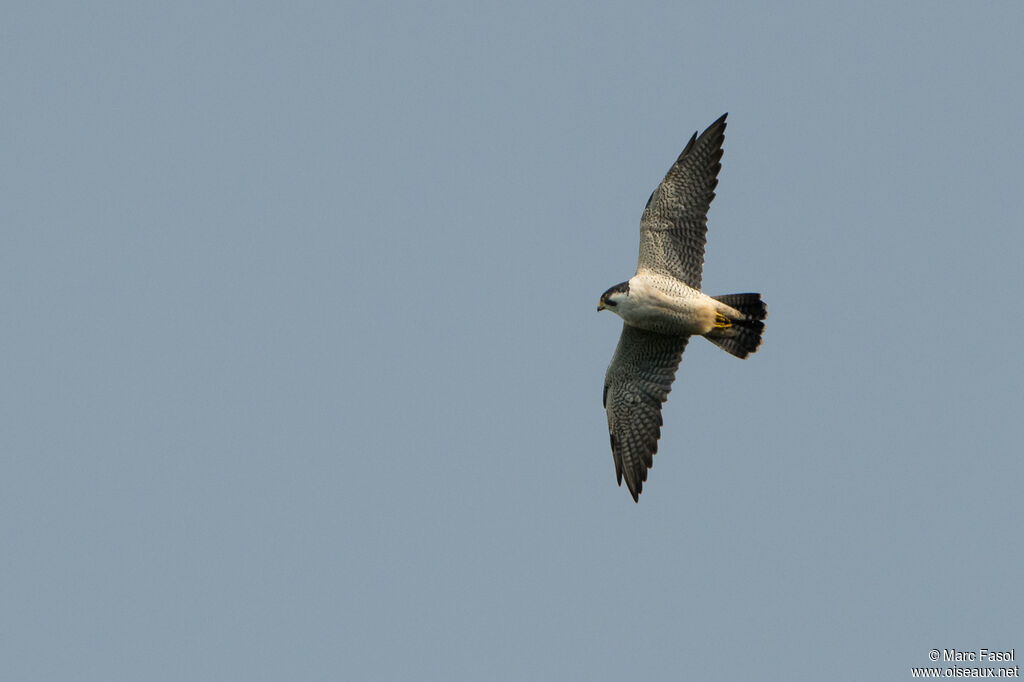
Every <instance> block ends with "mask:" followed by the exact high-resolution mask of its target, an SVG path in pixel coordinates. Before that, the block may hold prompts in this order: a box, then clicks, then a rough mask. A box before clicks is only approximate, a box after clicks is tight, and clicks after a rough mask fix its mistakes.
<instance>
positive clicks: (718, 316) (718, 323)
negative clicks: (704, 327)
mask: <svg viewBox="0 0 1024 682" xmlns="http://www.w3.org/2000/svg"><path fill="white" fill-rule="evenodd" d="M731 326H732V322H731V321H730V320H729V318H728V317H726V316H725V315H723V314H722V313H715V329H728V328H729V327H731Z"/></svg>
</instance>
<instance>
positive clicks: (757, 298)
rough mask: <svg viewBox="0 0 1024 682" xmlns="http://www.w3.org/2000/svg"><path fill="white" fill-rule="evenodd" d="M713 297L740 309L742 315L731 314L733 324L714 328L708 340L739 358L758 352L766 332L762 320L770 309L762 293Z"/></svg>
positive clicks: (735, 308) (730, 318)
mask: <svg viewBox="0 0 1024 682" xmlns="http://www.w3.org/2000/svg"><path fill="white" fill-rule="evenodd" d="M712 298H713V299H715V300H716V301H718V302H720V303H724V304H725V305H727V306H729V307H730V308H733V309H734V310H737V311H739V312H740V313H741V314H742V317H739V318H737V317H735V316H730V317H729V320H730V321H731V322H732V325H731V326H730V327H729V328H727V329H723V330H717V329H716V330H713V331H712V332H711V333H709V334H708V335H707V337H706V338H707V340H708V341H710V342H711V343H713V344H715V345H716V346H718V347H719V348H721V349H722V350H724V351H726V352H727V353H730V354H732V355H735V356H736V357H738V358H745V357H747V356H748V355H750V354H751V353H754V352H756V351H757V349H758V347H759V346H760V345H761V334H762V333H764V322H762V321H761V320H763V319H765V318H766V317H768V309H767V308H766V307H765V304H764V301H762V300H761V294H726V295H725V296H712Z"/></svg>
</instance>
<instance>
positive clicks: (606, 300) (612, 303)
mask: <svg viewBox="0 0 1024 682" xmlns="http://www.w3.org/2000/svg"><path fill="white" fill-rule="evenodd" d="M604 304H605V305H610V306H612V307H613V308H614V307H615V306H617V305H618V303H616V302H615V301H613V300H612V299H610V298H606V299H605V300H604Z"/></svg>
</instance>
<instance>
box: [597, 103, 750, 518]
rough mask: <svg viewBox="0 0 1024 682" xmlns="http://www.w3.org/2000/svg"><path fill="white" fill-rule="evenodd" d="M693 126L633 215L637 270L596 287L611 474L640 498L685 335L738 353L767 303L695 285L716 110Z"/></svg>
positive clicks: (718, 153)
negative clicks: (607, 354) (607, 344)
mask: <svg viewBox="0 0 1024 682" xmlns="http://www.w3.org/2000/svg"><path fill="white" fill-rule="evenodd" d="M726 116H728V114H723V115H722V117H721V118H720V119H718V120H717V121H715V122H714V123H712V124H711V125H710V126H708V129H707V130H705V131H704V132H703V133H701V134H700V137H698V136H697V133H694V134H693V137H691V138H690V141H689V142H688V143H687V144H686V148H685V149H683V152H682V153H681V154H680V155H679V158H678V159H676V162H675V163H674V164H673V165H672V167H671V168H670V169H669V170H668V174H666V175H665V179H664V180H662V181H661V184H660V185H658V188H657V189H655V190H654V192H653V193H652V194H651V198H650V199H648V200H647V206H646V207H645V208H644V213H643V216H642V217H641V218H640V259H639V262H638V263H637V268H636V274H635V275H634V276H633V278H632V279H630V280H629V281H627V282H622V283H621V284H616V285H615V286H613V287H612V288H611V289H609V290H608V291H606V292H604V293H603V294H601V301H600V302H599V303H598V305H597V309H598V311H601V310H604V309H606V308H607V309H608V310H611V311H612V312H614V313H615V314H617V315H618V316H619V317H621V318H622V320H623V325H622V335H621V336H620V337H619V345H618V347H616V349H615V355H614V356H612V362H611V364H610V365H608V371H607V373H605V376H604V397H603V399H602V401H603V403H604V408H605V411H606V412H607V413H608V432H609V434H611V441H612V456H613V457H614V458H615V477H616V478H617V479H618V481H619V485H622V479H623V478H625V479H626V487H627V488H629V492H630V494H631V495H632V496H633V500H634V501H636V502H639V500H640V492H641V491H642V490H643V485H644V481H646V480H647V470H648V469H650V468H651V466H653V464H654V453H656V452H657V451H658V438H659V437H660V436H661V424H662V421H661V405H662V403H664V402H665V400H666V399H667V398H668V394H669V391H671V390H672V380H673V379H675V376H676V369H677V368H678V367H679V360H680V358H682V355H683V349H684V348H686V342H687V341H689V340H690V337H691V336H692V335H694V334H699V335H700V336H703V337H704V338H706V339H707V340H708V341H710V342H711V343H713V344H715V345H716V346H718V347H719V348H721V349H722V350H724V351H726V352H728V353H731V354H732V355H735V356H736V357H738V358H745V357H747V355H749V354H750V353H753V352H754V351H756V350H757V348H758V346H760V345H761V333H762V332H763V331H764V322H762V320H763V319H765V317H767V311H766V309H765V305H764V302H763V301H762V300H761V295H760V294H728V295H725V296H708V295H707V294H705V293H703V292H701V290H700V279H701V271H702V269H703V266H704V241H705V235H706V233H707V229H708V228H707V222H708V219H707V214H708V207H709V206H710V205H711V200H712V199H714V198H715V187H716V186H717V185H718V171H720V170H721V169H722V164H721V160H722V142H723V141H724V140H725V117H726Z"/></svg>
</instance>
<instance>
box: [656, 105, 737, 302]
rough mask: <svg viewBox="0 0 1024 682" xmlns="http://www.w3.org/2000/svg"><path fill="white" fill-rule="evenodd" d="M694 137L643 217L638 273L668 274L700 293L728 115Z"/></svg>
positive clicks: (724, 115)
mask: <svg viewBox="0 0 1024 682" xmlns="http://www.w3.org/2000/svg"><path fill="white" fill-rule="evenodd" d="M726 116H728V114H722V117H721V118H719V119H718V120H717V121H715V122H714V123H712V124H711V125H710V126H708V128H707V130H705V131H704V132H703V133H701V135H700V137H697V133H694V134H693V137H691V138H690V141H689V142H688V143H687V145H686V148H685V149H683V151H682V153H681V154H680V155H679V158H678V159H676V162H675V163H674V164H673V165H672V168H670V169H669V171H668V173H667V174H666V175H665V179H664V180H662V181H661V184H660V185H658V188H657V189H655V190H654V192H653V193H651V197H650V199H648V200H647V206H646V207H645V208H644V213H643V216H642V217H641V218H640V258H639V263H638V265H637V272H641V271H645V270H646V271H651V272H655V273H658V274H662V275H669V276H670V277H675V278H676V279H678V280H682V281H683V282H684V283H685V284H687V285H689V286H691V287H693V288H694V289H700V281H701V273H702V271H703V269H704V244H705V235H706V234H707V231H708V217H707V215H708V207H710V206H711V200H712V199H714V198H715V187H717V186H718V171H720V170H721V169H722V164H721V160H722V143H723V142H724V141H725V117H726Z"/></svg>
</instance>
